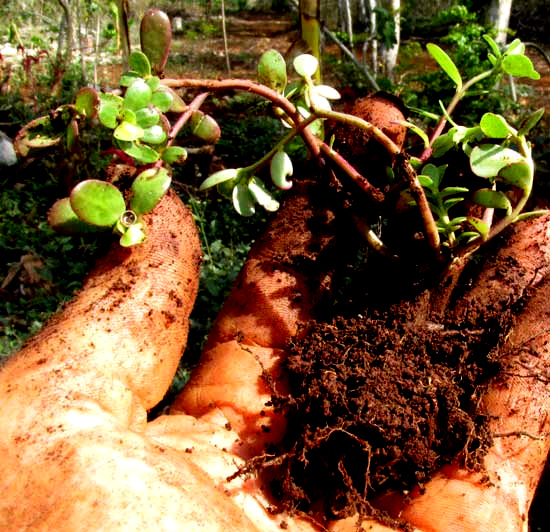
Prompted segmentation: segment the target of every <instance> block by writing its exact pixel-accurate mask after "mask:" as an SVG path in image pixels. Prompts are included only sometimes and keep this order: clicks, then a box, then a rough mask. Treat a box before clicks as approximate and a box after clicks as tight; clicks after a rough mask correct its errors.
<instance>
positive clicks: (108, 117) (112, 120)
mask: <svg viewBox="0 0 550 532" xmlns="http://www.w3.org/2000/svg"><path fill="white" fill-rule="evenodd" d="M121 108H122V99H121V103H120V104H117V103H116V102H112V101H105V102H103V101H102V102H101V105H100V107H99V113H98V117H99V121H100V122H101V123H102V124H103V125H104V126H105V127H108V128H109V129H114V128H115V127H116V126H117V124H118V115H119V113H120V110H121Z"/></svg>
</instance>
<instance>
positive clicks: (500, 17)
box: [488, 0, 512, 46]
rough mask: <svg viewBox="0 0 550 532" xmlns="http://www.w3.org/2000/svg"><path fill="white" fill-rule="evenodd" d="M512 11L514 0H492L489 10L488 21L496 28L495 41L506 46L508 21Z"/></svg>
mask: <svg viewBox="0 0 550 532" xmlns="http://www.w3.org/2000/svg"><path fill="white" fill-rule="evenodd" d="M511 11H512V0H492V1H491V6H490V7H489V12H488V22H489V24H490V25H491V26H492V27H493V28H494V29H495V31H496V33H497V35H496V38H495V41H496V42H497V43H498V44H500V45H501V46H504V45H505V44H506V37H507V34H508V23H509V22H510V12H511Z"/></svg>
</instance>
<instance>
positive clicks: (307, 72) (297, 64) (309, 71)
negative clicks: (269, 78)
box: [293, 54, 319, 79]
mask: <svg viewBox="0 0 550 532" xmlns="http://www.w3.org/2000/svg"><path fill="white" fill-rule="evenodd" d="M293 65H294V70H296V72H297V73H298V75H299V76H302V77H303V78H307V79H311V78H312V77H313V76H314V75H315V73H316V72H317V69H318V68H319V61H318V60H317V59H316V58H315V57H314V56H312V55H310V54H301V55H299V56H297V57H296V58H295V59H294V62H293Z"/></svg>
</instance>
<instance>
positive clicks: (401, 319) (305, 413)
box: [260, 305, 502, 528]
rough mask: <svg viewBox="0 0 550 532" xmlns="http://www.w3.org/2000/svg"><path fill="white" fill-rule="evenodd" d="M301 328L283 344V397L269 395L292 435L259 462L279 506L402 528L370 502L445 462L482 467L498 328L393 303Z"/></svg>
mask: <svg viewBox="0 0 550 532" xmlns="http://www.w3.org/2000/svg"><path fill="white" fill-rule="evenodd" d="M304 332H305V334H302V335H300V339H294V340H293V341H292V342H291V344H290V345H289V355H288V359H287V361H286V371H287V374H288V378H289V380H290V381H289V382H290V389H291V394H290V396H284V397H281V396H274V397H273V403H274V405H275V406H276V407H277V408H279V409H280V410H281V411H283V412H284V414H285V415H286V416H287V418H288V424H289V426H288V432H287V435H286V438H285V440H284V441H283V442H282V444H281V445H279V446H278V448H277V449H274V450H273V449H272V450H270V454H269V455H266V456H265V457H264V458H263V463H261V464H260V467H261V469H263V470H264V471H265V472H266V473H268V474H269V477H270V478H271V479H273V480H272V481H271V485H272V490H273V493H274V495H275V496H276V497H277V499H278V500H279V501H280V505H281V509H283V510H287V511H295V510H298V511H301V512H305V513H309V514H310V515H316V516H317V518H318V516H319V515H324V516H326V517H327V518H329V519H330V518H336V517H345V516H349V515H352V514H354V513H356V512H358V513H359V514H360V515H361V516H364V517H367V516H370V517H376V518H378V519H382V521H383V522H385V523H386V524H388V525H392V526H400V527H402V528H406V525H405V524H404V523H400V522H397V521H395V520H394V519H391V518H390V517H389V516H388V515H387V514H384V512H381V511H379V510H377V509H376V508H375V506H374V505H373V504H372V501H373V500H375V499H376V498H377V497H378V496H380V495H383V494H385V493H388V492H391V491H398V492H401V493H407V492H408V490H410V489H412V488H413V487H414V486H417V485H420V487H421V486H422V484H423V483H424V482H426V481H427V480H428V479H429V478H430V476H431V475H432V474H433V473H434V472H435V471H437V470H438V469H440V468H441V466H443V465H444V464H447V463H450V462H453V461H458V462H460V463H461V464H462V465H464V466H466V467H468V468H470V469H472V470H479V469H480V468H481V458H482V457H483V455H484V454H485V452H486V450H487V448H488V446H489V444H490V434H488V432H487V429H486V425H485V421H486V420H485V418H484V417H483V416H482V415H481V413H480V412H479V409H478V403H479V397H480V396H481V392H482V389H483V386H484V384H485V383H486V382H487V380H488V379H489V378H490V377H492V376H493V375H495V374H496V373H497V372H498V369H499V365H498V362H497V361H496V357H493V356H491V353H492V352H493V353H494V350H495V348H496V345H495V344H496V341H497V340H496V339H498V338H499V336H500V333H501V332H502V330H499V331H498V332H497V331H491V330H488V329H484V330H469V329H466V328H463V329H460V328H457V327H456V325H452V326H451V325H450V324H446V325H445V324H436V323H426V322H424V323H420V324H418V323H416V322H415V313H414V310H413V309H412V308H407V305H398V306H393V307H392V308H389V309H387V311H385V312H383V313H382V312H380V311H378V312H374V311H371V312H368V313H365V315H358V316H356V317H354V318H348V319H344V318H334V319H333V320H332V321H331V322H328V323H327V322H324V323H312V324H310V325H309V326H308V328H307V330H306V331H304ZM488 354H489V355H488ZM274 455H275V458H273V456H274ZM268 456H269V458H268Z"/></svg>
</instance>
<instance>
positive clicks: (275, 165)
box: [269, 150, 294, 190]
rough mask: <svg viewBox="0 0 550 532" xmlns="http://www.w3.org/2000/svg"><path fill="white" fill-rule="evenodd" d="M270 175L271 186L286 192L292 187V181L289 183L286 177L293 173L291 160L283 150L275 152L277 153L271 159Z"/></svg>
mask: <svg viewBox="0 0 550 532" xmlns="http://www.w3.org/2000/svg"><path fill="white" fill-rule="evenodd" d="M269 169H270V173H271V180H272V181H273V184H274V185H275V186H276V187H278V188H280V189H281V190H288V189H289V188H291V187H292V181H289V180H288V179H287V177H290V176H291V175H292V172H293V171H294V169H293V167H292V160H291V159H290V157H289V156H288V154H287V153H286V152H284V151H283V150H279V151H277V153H276V154H275V155H274V156H273V157H272V158H271V162H270V166H269Z"/></svg>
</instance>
